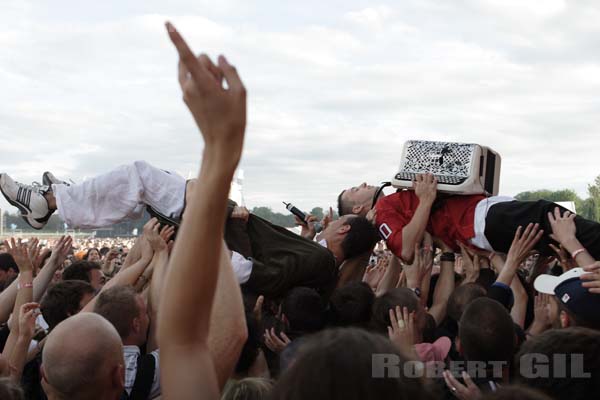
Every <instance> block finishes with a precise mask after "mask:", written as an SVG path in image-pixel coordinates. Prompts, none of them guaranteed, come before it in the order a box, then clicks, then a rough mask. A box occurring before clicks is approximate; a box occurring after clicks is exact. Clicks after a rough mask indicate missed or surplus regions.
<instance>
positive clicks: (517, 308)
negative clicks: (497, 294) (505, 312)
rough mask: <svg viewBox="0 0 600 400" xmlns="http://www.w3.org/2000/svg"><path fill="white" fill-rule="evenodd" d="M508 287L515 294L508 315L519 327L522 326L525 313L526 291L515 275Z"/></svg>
mask: <svg viewBox="0 0 600 400" xmlns="http://www.w3.org/2000/svg"><path fill="white" fill-rule="evenodd" d="M510 288H511V289H512V291H513V294H514V296H515V303H514V305H513V307H512V309H511V310H510V316H511V317H512V320H513V322H514V323H515V324H517V325H519V326H520V327H521V328H524V326H525V315H526V313H527V293H526V292H525V288H524V287H523V285H522V284H521V281H520V280H519V278H517V277H515V278H514V279H513V280H512V284H511V285H510Z"/></svg>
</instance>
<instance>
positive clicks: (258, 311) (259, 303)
mask: <svg viewBox="0 0 600 400" xmlns="http://www.w3.org/2000/svg"><path fill="white" fill-rule="evenodd" d="M264 302H265V296H258V298H257V299H256V304H254V309H253V310H252V314H254V318H255V319H256V322H258V323H259V324H260V322H261V321H262V308H263V304H264Z"/></svg>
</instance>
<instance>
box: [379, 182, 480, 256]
mask: <svg viewBox="0 0 600 400" xmlns="http://www.w3.org/2000/svg"><path fill="white" fill-rule="evenodd" d="M483 199H485V196H481V195H465V196H462V195H457V196H451V197H448V198H447V199H443V200H441V202H442V204H441V205H440V206H439V207H437V208H436V209H435V210H432V212H431V214H430V215H429V221H427V227H426V228H425V229H426V230H427V232H429V233H430V234H431V235H433V236H436V237H438V238H440V239H442V240H443V241H444V242H445V243H446V244H447V245H448V246H450V247H452V248H453V249H454V250H455V251H458V250H459V247H458V246H457V245H456V241H460V242H462V243H465V244H468V240H469V239H471V238H473V237H474V236H475V228H474V224H475V207H476V206H477V203H479V202H480V201H481V200H483ZM418 205H419V198H418V197H417V195H416V194H415V192H414V191H412V190H405V191H401V192H398V193H394V194H391V195H389V196H385V197H382V198H381V199H379V201H377V205H376V206H375V208H376V209H377V217H376V219H375V225H376V226H377V229H378V230H379V233H380V234H381V235H382V237H383V238H384V239H385V241H386V243H387V246H388V248H389V249H390V250H391V251H392V252H393V253H394V254H395V255H396V256H399V257H400V256H401V254H402V229H404V227H405V226H406V225H408V223H409V222H410V220H411V219H412V217H413V215H414V214H415V211H416V210H417V206H418Z"/></svg>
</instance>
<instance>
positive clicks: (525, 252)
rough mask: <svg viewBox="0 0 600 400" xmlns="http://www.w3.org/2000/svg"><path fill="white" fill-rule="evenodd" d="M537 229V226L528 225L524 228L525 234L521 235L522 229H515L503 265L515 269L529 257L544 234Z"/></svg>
mask: <svg viewBox="0 0 600 400" xmlns="http://www.w3.org/2000/svg"><path fill="white" fill-rule="evenodd" d="M538 229H539V224H535V225H534V224H529V225H527V228H525V232H523V234H521V231H522V227H521V226H519V227H518V228H517V231H516V232H515V237H514V239H513V242H512V244H511V245H510V249H509V250H508V254H507V255H506V263H505V265H509V266H511V267H514V268H517V267H518V266H519V265H520V264H521V263H522V262H523V260H525V259H526V258H527V257H529V255H530V254H531V253H530V252H531V250H532V249H533V247H534V246H535V245H536V244H537V242H539V241H540V239H541V238H542V235H543V234H544V231H543V230H539V231H538Z"/></svg>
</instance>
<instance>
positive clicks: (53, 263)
mask: <svg viewBox="0 0 600 400" xmlns="http://www.w3.org/2000/svg"><path fill="white" fill-rule="evenodd" d="M72 244H73V238H72V237H70V236H62V237H61V238H60V239H59V240H58V242H57V243H56V245H55V246H54V248H53V249H52V255H51V256H50V258H49V259H48V262H47V263H46V264H45V265H44V268H42V269H41V270H40V272H39V273H38V274H37V276H36V277H35V279H34V280H33V301H40V299H41V298H42V296H43V295H44V293H46V289H48V285H50V282H52V278H53V277H54V274H55V273H56V271H57V270H58V269H59V268H60V266H61V265H62V264H63V262H65V259H66V258H67V255H68V254H69V251H70V250H71V245H72Z"/></svg>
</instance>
